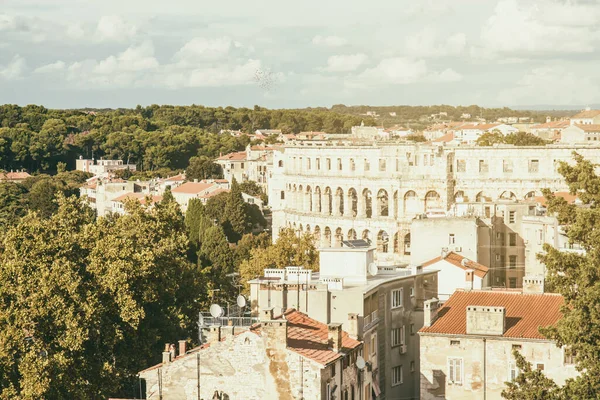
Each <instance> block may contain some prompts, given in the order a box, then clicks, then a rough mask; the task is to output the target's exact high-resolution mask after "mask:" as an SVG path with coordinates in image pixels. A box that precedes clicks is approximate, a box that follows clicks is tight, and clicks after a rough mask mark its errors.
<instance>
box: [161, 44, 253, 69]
mask: <svg viewBox="0 0 600 400" xmlns="http://www.w3.org/2000/svg"><path fill="white" fill-rule="evenodd" d="M240 46H241V45H240V44H239V43H237V42H233V41H232V40H231V39H230V38H227V37H222V38H216V39H206V38H203V37H197V38H194V39H192V40H190V41H189V42H187V43H186V44H185V45H183V47H182V48H181V49H180V50H179V51H178V52H177V53H175V56H174V57H173V59H174V60H175V61H177V62H180V63H182V64H186V65H194V64H197V63H202V62H207V61H211V60H218V59H221V58H223V57H226V56H227V55H228V54H229V52H230V50H231V49H232V48H234V47H240Z"/></svg>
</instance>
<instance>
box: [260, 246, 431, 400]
mask: <svg viewBox="0 0 600 400" xmlns="http://www.w3.org/2000/svg"><path fill="white" fill-rule="evenodd" d="M349 245H351V244H349ZM354 245H356V244H354ZM374 252H375V249H374V248H373V247H369V246H368V245H367V246H356V247H346V246H344V247H341V248H327V249H321V250H320V257H319V259H320V270H319V271H318V272H313V271H310V270H305V269H302V268H299V267H288V268H285V269H267V270H265V272H264V276H261V277H258V278H256V279H254V280H251V281H250V282H249V283H250V302H251V305H252V309H253V311H254V313H255V314H256V313H257V312H258V310H259V309H260V308H262V307H275V308H276V309H285V308H288V307H292V308H297V309H299V310H300V311H303V312H306V313H307V314H308V315H309V316H310V317H311V318H315V319H316V320H318V321H320V322H322V323H341V324H342V327H343V329H344V330H346V331H348V333H349V334H350V335H351V336H355V337H357V338H358V339H359V340H362V341H364V351H363V357H364V359H365V360H366V361H367V363H368V366H367V370H366V374H365V376H364V380H363V381H362V388H361V393H363V394H364V397H363V398H362V399H363V400H370V399H376V398H377V399H397V398H403V399H418V396H419V394H418V393H419V392H418V391H419V338H418V336H417V335H416V332H417V331H418V330H419V329H420V327H421V326H423V304H424V302H425V301H426V300H427V299H431V298H434V297H437V287H438V286H437V271H428V272H424V273H419V271H417V270H416V269H415V270H411V269H407V268H396V267H393V266H388V267H385V266H379V267H377V266H376V265H375V264H374V263H373V261H374Z"/></svg>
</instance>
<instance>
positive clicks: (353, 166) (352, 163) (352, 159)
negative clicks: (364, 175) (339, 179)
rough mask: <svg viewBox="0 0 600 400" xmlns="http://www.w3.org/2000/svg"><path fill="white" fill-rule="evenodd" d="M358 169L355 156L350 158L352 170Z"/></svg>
mask: <svg viewBox="0 0 600 400" xmlns="http://www.w3.org/2000/svg"><path fill="white" fill-rule="evenodd" d="M355 170H356V164H354V158H351V159H350V171H355Z"/></svg>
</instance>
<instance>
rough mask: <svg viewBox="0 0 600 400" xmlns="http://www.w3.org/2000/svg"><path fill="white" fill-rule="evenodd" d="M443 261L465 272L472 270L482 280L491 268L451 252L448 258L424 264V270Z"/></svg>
mask: <svg viewBox="0 0 600 400" xmlns="http://www.w3.org/2000/svg"><path fill="white" fill-rule="evenodd" d="M442 260H444V261H447V262H449V263H450V264H452V265H454V266H456V267H458V268H461V269H463V270H465V271H466V270H468V269H472V270H473V271H474V273H475V275H476V276H478V277H480V278H483V277H484V276H485V275H486V274H487V273H488V271H489V268H488V267H486V266H485V265H483V264H479V263H478V262H475V261H471V260H469V259H468V258H466V257H463V256H461V255H460V254H457V253H455V252H453V251H451V252H449V253H448V254H447V255H446V257H442V256H440V257H436V258H434V259H432V260H429V261H427V262H425V263H423V265H422V267H423V268H425V267H428V266H430V265H433V264H436V263H438V262H439V261H442ZM463 263H464V264H463Z"/></svg>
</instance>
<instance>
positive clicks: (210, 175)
mask: <svg viewBox="0 0 600 400" xmlns="http://www.w3.org/2000/svg"><path fill="white" fill-rule="evenodd" d="M185 177H186V179H187V180H189V181H193V180H194V179H198V180H202V179H222V178H223V169H222V168H221V166H220V165H219V164H217V163H215V162H214V161H213V160H211V159H210V158H208V157H206V156H200V157H192V158H190V162H189V165H188V167H187V168H186V170H185Z"/></svg>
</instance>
